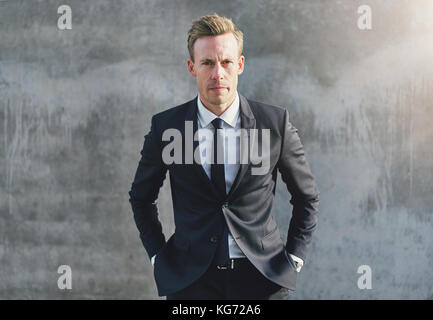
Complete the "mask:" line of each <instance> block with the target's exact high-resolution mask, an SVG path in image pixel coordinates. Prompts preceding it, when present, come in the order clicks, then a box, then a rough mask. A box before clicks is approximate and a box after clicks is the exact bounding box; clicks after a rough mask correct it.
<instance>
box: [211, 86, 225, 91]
mask: <svg viewBox="0 0 433 320" xmlns="http://www.w3.org/2000/svg"><path fill="white" fill-rule="evenodd" d="M226 89H227V87H213V88H209V90H212V91H215V92H222V91H224V90H226Z"/></svg>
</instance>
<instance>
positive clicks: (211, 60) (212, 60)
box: [200, 57, 234, 62]
mask: <svg viewBox="0 0 433 320" xmlns="http://www.w3.org/2000/svg"><path fill="white" fill-rule="evenodd" d="M227 60H232V61H233V60H234V59H233V58H229V57H227V58H224V59H222V60H221V61H227ZM214 61H215V60H214V59H209V58H206V59H201V60H200V62H214Z"/></svg>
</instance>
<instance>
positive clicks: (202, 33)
mask: <svg viewBox="0 0 433 320" xmlns="http://www.w3.org/2000/svg"><path fill="white" fill-rule="evenodd" d="M223 33H233V35H234V36H235V38H236V41H237V42H238V50H239V51H238V52H239V56H241V54H242V49H243V43H244V39H243V37H244V36H243V33H242V31H241V30H239V29H238V27H236V25H235V24H234V23H233V22H232V20H231V19H229V18H226V17H221V16H219V15H218V14H216V13H214V14H213V15H208V16H203V17H201V18H200V19H198V20H195V21H193V22H192V26H191V29H189V31H188V51H189V56H190V57H191V60H192V61H194V43H195V42H196V40H197V39H198V38H201V37H206V36H216V35H219V34H223Z"/></svg>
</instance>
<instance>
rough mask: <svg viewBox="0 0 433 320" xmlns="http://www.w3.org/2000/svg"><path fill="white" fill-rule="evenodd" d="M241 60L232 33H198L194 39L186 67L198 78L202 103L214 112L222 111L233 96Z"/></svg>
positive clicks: (242, 61) (228, 104)
mask: <svg viewBox="0 0 433 320" xmlns="http://www.w3.org/2000/svg"><path fill="white" fill-rule="evenodd" d="M244 61H245V58H244V56H240V57H239V56H238V43H237V41H236V38H235V36H234V35H233V34H232V33H225V34H220V35H217V36H208V37H201V38H198V39H197V40H196V42H195V43H194V62H193V61H192V60H191V59H189V60H188V61H187V63H188V71H189V73H190V74H191V75H192V76H193V77H196V78H197V88H198V91H199V93H200V98H201V100H202V102H203V104H204V105H205V106H206V107H208V108H210V109H211V111H213V112H214V113H216V112H215V111H219V112H220V113H222V112H223V111H224V110H225V109H226V108H227V107H228V106H230V104H231V103H232V102H233V100H234V99H235V95H236V92H237V91H236V89H237V86H238V76H239V75H240V74H241V73H242V72H243V70H244Z"/></svg>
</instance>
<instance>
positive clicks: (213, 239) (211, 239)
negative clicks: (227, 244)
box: [210, 236, 218, 243]
mask: <svg viewBox="0 0 433 320" xmlns="http://www.w3.org/2000/svg"><path fill="white" fill-rule="evenodd" d="M210 242H212V243H217V242H218V237H217V236H212V237H211V238H210Z"/></svg>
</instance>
